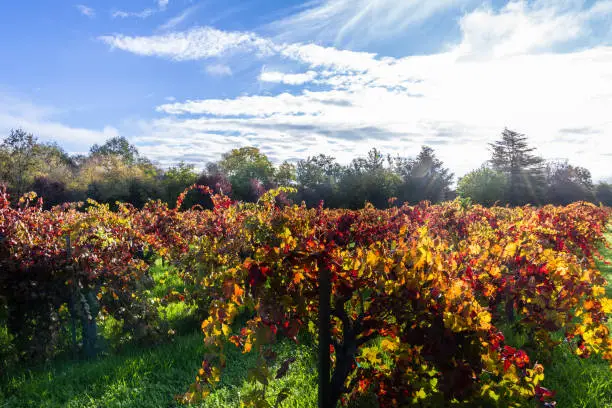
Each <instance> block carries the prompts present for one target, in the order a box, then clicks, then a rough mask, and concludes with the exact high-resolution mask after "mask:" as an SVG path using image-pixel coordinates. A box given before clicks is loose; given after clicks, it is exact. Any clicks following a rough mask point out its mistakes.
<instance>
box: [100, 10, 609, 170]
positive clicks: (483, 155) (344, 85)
mask: <svg viewBox="0 0 612 408" xmlns="http://www.w3.org/2000/svg"><path fill="white" fill-rule="evenodd" d="M579 3H580V2H571V1H569V2H565V3H560V2H555V1H553V0H541V1H540V2H534V3H533V4H532V3H524V2H514V3H511V4H509V5H506V6H505V7H503V8H501V9H500V10H498V11H495V10H492V9H490V8H479V9H477V10H474V11H473V12H470V13H467V14H465V15H464V16H463V17H462V18H461V19H460V29H461V38H460V39H459V41H457V42H456V45H454V46H449V47H448V48H447V49H446V51H444V52H440V53H437V54H431V55H422V56H407V57H404V58H386V57H379V56H377V55H376V54H373V53H363V52H354V51H347V50H340V49H336V48H333V47H324V46H321V45H315V44H299V43H296V44H285V43H276V42H273V41H272V40H269V39H266V38H262V37H261V36H258V35H256V34H253V33H240V32H223V31H220V30H215V29H211V28H199V29H194V30H190V31H187V32H184V33H173V34H167V35H164V36H153V37H124V36H109V37H104V38H103V40H104V41H105V42H107V43H108V44H111V45H112V46H114V47H117V48H121V49H124V50H126V51H130V52H133V53H136V54H139V55H155V56H160V57H164V58H170V59H175V60H199V59H207V58H210V57H219V56H227V55H229V54H232V53H238V52H241V53H254V54H257V55H259V56H266V55H271V56H274V57H276V58H278V57H280V58H281V59H286V60H289V61H291V62H292V63H293V64H296V63H297V64H299V65H300V67H301V68H302V69H303V72H304V73H302V74H287V73H281V72H267V71H264V72H261V73H260V75H259V79H260V80H261V81H272V82H277V83H280V84H283V85H293V84H296V85H297V84H306V83H312V84H315V85H317V90H316V91H312V90H311V91H308V90H302V91H297V92H295V93H294V94H291V93H288V92H282V93H280V94H277V95H258V94H255V95H249V96H239V97H235V98H228V99H203V100H189V101H185V102H175V103H169V104H164V105H161V106H159V107H158V108H157V111H158V112H160V113H162V114H167V115H171V116H168V117H165V118H162V119H159V120H156V121H154V122H152V123H150V124H148V125H147V126H149V127H148V128H147V129H146V131H143V132H142V134H143V135H144V136H142V139H143V140H146V139H147V138H149V137H151V138H156V139H155V140H166V142H165V145H164V146H166V145H167V146H168V149H169V150H168V151H171V152H172V155H176V156H172V157H182V156H181V155H184V154H185V152H189V153H187V154H188V155H189V156H191V155H194V154H203V155H206V156H205V157H209V156H208V155H209V153H204V152H208V151H210V152H215V154H216V152H218V151H225V150H227V149H228V148H231V147H237V146H244V145H258V146H260V147H262V148H265V149H266V150H265V151H266V153H267V154H269V155H271V156H273V157H277V158H280V159H284V158H291V157H305V156H307V155H309V154H315V153H321V152H325V153H329V154H334V155H336V156H338V158H339V159H340V160H343V159H345V160H348V159H349V158H350V157H352V156H353V155H355V154H363V153H365V152H366V151H367V150H368V149H369V148H371V147H374V146H376V147H378V148H381V149H382V150H385V149H386V150H387V151H388V152H393V153H399V154H404V155H406V154H415V153H416V152H417V151H418V148H419V145H421V144H429V145H431V146H432V147H434V148H435V149H436V151H437V152H438V154H439V155H440V157H441V158H442V159H443V160H444V161H445V162H446V163H447V165H449V166H450V167H451V168H452V169H453V170H454V171H455V172H456V173H457V174H458V175H462V174H464V173H465V172H467V171H468V170H470V169H473V168H474V167H477V166H478V165H479V164H480V163H481V162H483V161H484V160H486V159H487V157H488V151H487V143H488V142H491V141H493V140H495V139H496V138H497V137H499V133H500V131H501V130H502V129H503V128H504V127H506V126H508V127H510V128H513V129H516V130H518V131H521V132H523V133H526V134H527V135H528V136H529V137H530V140H531V142H532V143H533V145H534V146H536V147H537V148H538V149H539V152H540V153H541V154H543V155H544V156H545V157H548V158H558V157H567V158H570V160H571V161H572V162H574V163H575V164H578V165H583V166H585V167H587V168H589V169H591V170H592V172H593V175H594V177H595V178H596V179H597V178H604V177H609V176H610V173H611V170H610V167H609V162H610V157H611V155H612V144H610V142H609V139H608V138H609V137H610V136H609V135H610V134H611V133H612V121H611V120H610V119H609V107H610V106H612V74H610V73H611V72H612V47H611V46H606V45H605V42H604V43H602V44H601V45H599V46H595V47H590V48H585V49H583V50H574V51H572V50H571V49H563V50H559V49H558V47H560V46H563V45H566V44H569V43H571V42H573V41H576V40H577V39H580V38H582V37H584V36H585V35H586V34H587V33H589V32H590V25H591V23H592V21H593V19H595V18H598V19H601V18H602V14H601V13H603V12H604V11H606V10H608V12H611V11H612V7H610V8H607V7H604V6H605V5H606V4H607V3H606V2H597V3H595V4H594V5H593V6H591V8H586V9H585V8H582V7H581V6H580V4H581V3H580V4H579ZM594 10H597V13H595V12H594ZM561 51H562V52H561ZM183 115H189V116H183ZM572 129H573V133H571V132H572ZM576 129H583V130H581V131H576ZM584 129H587V130H588V131H584ZM568 131H569V132H570V133H571V135H570V136H571V137H570V136H568V135H567V132H568ZM564 132H565V133H564ZM173 134H175V135H189V138H188V139H186V140H189V141H184V140H182V141H181V142H180V143H179V141H177V140H174V139H173V136H172V135H173ZM186 137H187V136H186ZM160 143H162V142H160ZM162 144H163V143H162ZM185 144H188V145H190V146H194V147H193V149H192V148H188V149H183V147H181V146H184V145H185ZM160 151H163V152H166V147H164V148H163V149H160ZM159 154H160V155H161V153H159ZM164 154H165V153H164ZM210 154H212V153H210ZM167 157H170V156H167ZM213 158H214V157H213Z"/></svg>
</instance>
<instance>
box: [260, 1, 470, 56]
mask: <svg viewBox="0 0 612 408" xmlns="http://www.w3.org/2000/svg"><path fill="white" fill-rule="evenodd" d="M470 3H473V1H472V0H427V1H423V0H401V1H398V0H317V1H313V2H310V7H307V8H306V9H305V10H302V11H300V12H299V13H297V14H292V15H290V16H288V17H285V18H283V19H281V20H278V21H275V22H274V23H272V24H270V28H271V29H272V30H274V31H276V32H278V33H279V36H280V38H282V39H283V40H293V41H309V40H313V39H316V40H318V41H325V42H328V43H332V44H335V45H347V44H352V43H359V44H367V43H369V42H371V41H373V40H379V39H385V38H392V37H394V36H396V35H397V34H399V33H402V32H404V31H405V30H406V28H407V27H409V26H411V25H415V24H418V23H421V22H423V21H425V20H427V19H428V18H430V17H432V16H434V15H436V14H437V13H440V12H443V11H445V10H448V9H450V8H454V7H459V6H461V5H465V4H470Z"/></svg>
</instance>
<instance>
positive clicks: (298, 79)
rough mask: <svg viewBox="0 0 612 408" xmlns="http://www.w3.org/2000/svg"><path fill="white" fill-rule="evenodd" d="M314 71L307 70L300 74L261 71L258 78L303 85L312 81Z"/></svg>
mask: <svg viewBox="0 0 612 408" xmlns="http://www.w3.org/2000/svg"><path fill="white" fill-rule="evenodd" d="M317 75H318V74H317V73H316V72H315V71H308V72H304V73H300V74H286V73H284V72H277V71H263V70H262V71H261V74H259V80H260V81H262V82H276V83H280V84H286V85H303V84H305V83H307V82H312V81H313V80H314V79H315V78H316V77H317Z"/></svg>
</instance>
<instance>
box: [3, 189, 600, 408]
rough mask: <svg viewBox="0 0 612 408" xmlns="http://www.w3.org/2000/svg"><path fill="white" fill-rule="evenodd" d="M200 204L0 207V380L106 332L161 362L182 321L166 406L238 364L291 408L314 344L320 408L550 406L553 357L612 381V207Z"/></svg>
mask: <svg viewBox="0 0 612 408" xmlns="http://www.w3.org/2000/svg"><path fill="white" fill-rule="evenodd" d="M193 189H196V190H200V192H201V193H203V194H205V195H210V199H211V208H212V209H210V210H208V209H203V208H200V207H194V208H191V209H181V206H182V203H183V200H184V199H185V196H186V194H187V192H185V193H183V194H182V195H181V196H180V197H179V201H178V203H177V205H176V207H175V208H170V207H169V206H168V205H167V204H165V203H162V202H161V201H151V202H149V203H148V204H146V205H145V206H144V208H142V209H136V208H134V207H132V206H130V205H126V204H120V205H119V206H118V209H117V210H115V211H111V210H110V209H109V207H108V206H107V205H102V204H98V203H96V202H93V201H89V202H87V203H72V204H64V205H61V206H57V207H54V208H53V209H51V210H43V209H42V208H43V207H42V203H41V200H39V199H37V197H36V196H35V195H33V194H29V195H26V196H24V197H22V198H21V199H20V200H19V202H18V203H13V204H12V203H11V201H10V197H8V195H7V194H6V193H3V192H0V329H3V327H2V326H4V327H5V328H6V330H5V331H6V336H5V338H6V340H4V341H5V342H6V344H1V343H0V359H1V360H0V370H2V371H3V373H2V375H9V374H10V371H11V370H13V367H15V366H17V365H20V364H21V365H23V364H35V363H36V364H38V363H41V362H44V361H48V360H50V359H53V358H57V357H58V356H62V355H65V354H67V353H68V354H69V353H73V354H75V355H76V354H78V355H81V356H85V357H93V356H94V355H95V354H98V353H99V352H100V348H101V344H100V343H101V340H100V339H101V338H103V337H104V335H108V334H109V333H111V335H108V336H110V337H112V338H114V339H115V340H116V341H117V342H118V343H121V342H124V343H125V342H127V343H130V344H139V345H151V344H160V346H159V347H163V345H164V344H165V343H167V342H169V341H172V340H173V338H174V337H175V336H176V332H177V331H179V330H180V328H179V327H178V326H177V325H176V324H174V323H173V321H172V320H171V319H168V316H169V315H171V314H173V313H174V314H179V315H180V314H183V315H188V319H187V321H189V319H191V320H193V321H197V322H198V326H199V327H200V335H199V341H203V349H202V350H203V353H194V355H189V356H182V358H185V359H189V360H190V361H194V362H197V364H198V365H199V366H198V368H197V369H195V370H193V375H192V378H191V385H190V384H188V383H185V384H184V388H183V389H182V390H181V392H180V394H178V395H169V397H170V398H171V399H172V400H173V401H174V403H175V404H201V405H202V406H208V405H206V404H207V403H208V402H207V401H209V399H210V398H211V397H213V396H216V395H217V393H218V391H219V389H220V387H222V386H223V384H224V381H225V380H224V378H227V377H226V376H227V375H228V374H227V373H228V372H232V370H236V367H235V366H236V365H238V366H239V370H244V371H247V372H248V375H247V376H246V378H245V381H248V382H249V383H250V384H251V386H250V387H249V388H248V391H247V392H244V393H243V394H242V395H241V396H240V404H242V405H243V406H252V407H284V406H302V405H299V404H295V403H294V402H295V401H299V399H300V398H302V399H304V398H305V397H303V396H302V397H300V395H296V394H299V392H300V391H299V390H296V387H294V386H292V385H291V383H289V382H287V381H286V380H287V378H289V377H290V376H291V374H292V371H295V370H299V369H300V368H299V366H300V365H303V364H304V361H305V360H304V359H303V358H302V354H303V353H305V352H307V351H309V350H310V351H313V350H316V349H317V348H318V349H319V350H322V351H323V352H320V353H319V357H318V359H312V361H314V362H313V363H312V364H314V366H315V368H316V365H317V364H318V365H319V367H320V368H319V374H318V375H315V377H316V378H315V379H314V381H319V382H320V385H319V389H321V390H323V391H324V396H325V399H324V401H322V403H323V404H324V406H325V407H334V406H336V405H340V404H341V405H344V406H366V405H364V404H369V405H367V406H380V407H404V406H418V407H429V406H431V407H440V406H485V407H488V406H491V407H496V406H503V407H506V406H545V407H552V406H555V404H556V403H555V400H556V393H555V392H556V390H554V389H552V388H550V387H546V386H545V384H546V378H547V377H546V376H547V372H548V369H549V367H555V364H558V363H559V362H558V361H555V358H554V357H555V355H557V354H556V353H557V352H558V350H565V351H567V352H568V353H571V354H572V357H573V358H575V359H576V360H577V361H589V359H600V360H601V359H603V360H606V361H607V364H610V367H611V368H612V337H611V336H610V324H609V317H610V315H611V314H612V299H610V298H608V296H609V295H610V291H609V290H607V289H606V288H607V285H608V283H607V281H606V279H605V278H604V276H603V274H602V273H601V271H600V270H599V269H601V268H598V265H603V264H605V263H608V262H609V261H606V260H604V257H603V256H602V254H601V253H600V250H601V248H606V246H609V244H606V240H605V233H606V231H607V230H606V228H607V225H608V223H609V222H610V218H611V217H612V210H611V209H610V208H606V207H598V206H595V205H593V204H590V203H583V202H578V203H574V204H570V205H568V206H565V207H557V206H550V205H549V206H544V207H540V208H537V207H530V206H525V207H515V208H509V207H492V208H485V207H482V206H479V205H471V204H470V203H467V202H465V201H461V200H455V201H452V202H446V203H443V204H438V205H432V204H429V203H428V202H423V203H420V204H418V205H414V206H410V205H406V204H405V205H397V204H396V203H395V202H394V201H393V200H390V202H389V208H388V209H385V210H379V209H375V208H374V207H372V206H366V207H365V208H364V209H362V210H332V209H326V208H324V207H323V206H322V205H321V206H319V207H318V208H306V206H304V205H302V206H300V205H294V204H290V200H289V197H290V196H291V194H292V190H291V189H285V188H280V189H277V190H271V191H268V192H267V193H265V194H264V195H263V196H262V197H261V198H260V199H259V201H258V202H257V203H240V202H233V201H232V200H230V199H229V198H228V197H225V196H223V195H219V194H213V193H212V192H211V191H210V190H209V189H208V188H206V187H200V186H194V187H193ZM160 265H161V266H163V268H164V269H163V270H164V272H163V273H160V272H159V268H160ZM606 292H607V293H606ZM322 316H323V317H326V318H323V319H321V317H322ZM325 333H329V336H325V335H324V334H325ZM108 336H107V337H108ZM518 339H520V344H519V340H518ZM241 356H242V357H241ZM309 361H311V360H309ZM245 362H248V364H246V363H245ZM326 362H328V364H326ZM200 363H201V364H200ZM315 368H313V369H315ZM315 374H316V373H315ZM608 375H610V372H609V371H608ZM279 384H280V385H279ZM311 391H312V390H311ZM2 396H3V394H0V397H2ZM8 396H9V395H8V393H7V395H5V397H7V398H8ZM310 397H311V396H308V398H310ZM234 401H235V400H234ZM309 401H310V400H309ZM1 402H2V401H1V399H0V406H2V403H1ZM291 404H293V405H291ZM314 404H316V403H314ZM26 405H27V404H24V406H26ZM166 405H167V404H166ZM19 406H21V405H19ZM215 406H216V405H215ZM310 406H313V405H310Z"/></svg>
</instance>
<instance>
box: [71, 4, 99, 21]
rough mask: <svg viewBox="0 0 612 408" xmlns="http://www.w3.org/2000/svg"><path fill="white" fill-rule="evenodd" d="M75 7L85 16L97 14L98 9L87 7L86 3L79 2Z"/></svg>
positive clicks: (90, 16) (91, 16)
mask: <svg viewBox="0 0 612 408" xmlns="http://www.w3.org/2000/svg"><path fill="white" fill-rule="evenodd" d="M75 7H76V8H77V10H79V12H80V13H81V14H82V15H84V16H85V17H89V18H94V17H95V16H96V11H95V10H94V9H92V8H91V7H87V6H86V5H84V4H77V5H76V6H75Z"/></svg>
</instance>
